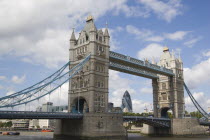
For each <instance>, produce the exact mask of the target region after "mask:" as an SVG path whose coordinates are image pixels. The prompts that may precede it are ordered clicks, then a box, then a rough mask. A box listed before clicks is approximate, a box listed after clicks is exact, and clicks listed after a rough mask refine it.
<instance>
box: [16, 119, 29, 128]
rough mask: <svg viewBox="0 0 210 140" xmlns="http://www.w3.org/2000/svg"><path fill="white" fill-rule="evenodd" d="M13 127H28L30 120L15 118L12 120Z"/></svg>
mask: <svg viewBox="0 0 210 140" xmlns="http://www.w3.org/2000/svg"><path fill="white" fill-rule="evenodd" d="M12 127H13V128H14V129H16V130H25V129H28V127H29V120H14V121H12Z"/></svg>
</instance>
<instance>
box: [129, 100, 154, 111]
mask: <svg viewBox="0 0 210 140" xmlns="http://www.w3.org/2000/svg"><path fill="white" fill-rule="evenodd" d="M132 103H133V106H134V107H133V112H135V113H140V112H144V110H145V109H146V108H147V109H151V110H152V106H151V103H149V102H145V101H143V100H138V99H134V100H132Z"/></svg>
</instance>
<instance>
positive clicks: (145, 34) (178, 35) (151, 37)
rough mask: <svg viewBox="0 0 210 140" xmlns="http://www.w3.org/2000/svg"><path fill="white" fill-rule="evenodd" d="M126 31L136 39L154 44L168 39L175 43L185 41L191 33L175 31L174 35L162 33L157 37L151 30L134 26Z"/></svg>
mask: <svg viewBox="0 0 210 140" xmlns="http://www.w3.org/2000/svg"><path fill="white" fill-rule="evenodd" d="M126 31H127V32H128V33H130V34H133V35H135V37H136V39H140V40H143V41H152V42H162V41H164V40H166V39H168V40H175V41H178V40H183V39H184V38H185V37H186V35H187V34H188V33H189V31H175V32H173V33H161V34H160V35H156V34H155V32H154V31H151V30H149V29H139V28H137V27H135V26H133V25H127V26H126Z"/></svg>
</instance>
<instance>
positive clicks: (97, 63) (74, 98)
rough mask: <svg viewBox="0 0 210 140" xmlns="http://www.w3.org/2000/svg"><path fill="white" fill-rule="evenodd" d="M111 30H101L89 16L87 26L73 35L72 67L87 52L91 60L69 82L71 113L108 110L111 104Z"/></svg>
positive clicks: (71, 48) (71, 45) (71, 44)
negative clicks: (109, 87)
mask: <svg viewBox="0 0 210 140" xmlns="http://www.w3.org/2000/svg"><path fill="white" fill-rule="evenodd" d="M109 38H110V36H109V32H108V29H107V28H106V29H105V31H104V32H103V31H102V30H101V29H100V30H98V29H97V28H96V26H95V24H94V19H93V17H92V16H88V17H87V20H86V25H85V27H84V29H83V30H82V31H81V32H80V33H79V37H78V39H76V38H75V33H74V31H73V32H72V35H71V38H70V49H69V52H70V62H71V64H70V67H69V68H70V69H71V68H73V67H74V66H75V65H77V64H78V63H79V62H80V61H81V60H83V59H84V58H85V57H86V56H87V55H89V54H91V58H90V60H89V62H88V63H87V64H86V65H85V66H84V67H83V69H82V71H81V72H80V73H78V74H77V75H76V76H75V77H74V78H72V79H71V80H70V82H69V87H70V88H69V96H68V98H69V99H68V100H69V111H70V112H80V113H84V112H106V111H107V107H108V76H109V75H108V69H109V48H110V46H109Z"/></svg>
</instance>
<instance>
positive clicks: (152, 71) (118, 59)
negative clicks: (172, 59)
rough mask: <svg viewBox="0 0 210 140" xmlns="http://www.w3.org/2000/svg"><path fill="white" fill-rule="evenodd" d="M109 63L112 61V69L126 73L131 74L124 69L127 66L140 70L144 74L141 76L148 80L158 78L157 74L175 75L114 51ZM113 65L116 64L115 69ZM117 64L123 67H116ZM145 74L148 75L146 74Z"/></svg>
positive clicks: (167, 70) (159, 67)
mask: <svg viewBox="0 0 210 140" xmlns="http://www.w3.org/2000/svg"><path fill="white" fill-rule="evenodd" d="M109 61H110V69H113V70H119V71H121V72H125V73H130V72H129V71H128V70H125V69H124V67H123V66H127V67H128V69H138V70H141V71H143V73H142V74H141V75H140V76H143V77H146V78H151V79H153V78H157V74H161V75H166V76H173V75H174V73H173V71H172V70H170V69H167V68H164V67H161V66H158V65H155V64H151V63H150V62H145V61H141V60H138V59H136V58H133V57H130V56H126V55H123V54H119V53H116V52H112V51H110V52H109ZM113 63H114V64H115V67H113ZM116 64H118V65H122V66H116ZM145 72H146V74H144V73H145ZM131 74H132V73H131ZM133 74H134V75H137V74H138V73H137V74H136V73H133Z"/></svg>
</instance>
